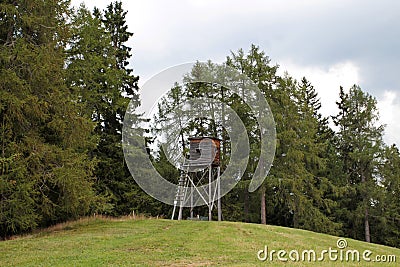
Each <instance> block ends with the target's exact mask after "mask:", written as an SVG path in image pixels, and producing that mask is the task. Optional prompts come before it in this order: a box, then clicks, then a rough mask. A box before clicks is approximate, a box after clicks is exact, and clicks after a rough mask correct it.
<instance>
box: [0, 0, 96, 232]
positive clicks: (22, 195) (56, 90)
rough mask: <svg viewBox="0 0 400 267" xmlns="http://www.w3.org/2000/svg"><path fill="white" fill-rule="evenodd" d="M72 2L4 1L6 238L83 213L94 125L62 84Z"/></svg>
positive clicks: (0, 113)
mask: <svg viewBox="0 0 400 267" xmlns="http://www.w3.org/2000/svg"><path fill="white" fill-rule="evenodd" d="M68 5H69V1H38V0H29V1H3V2H2V3H1V4H0V13H1V16H0V17H1V19H0V24H1V26H0V45H1V49H0V51H1V52H0V121H1V133H0V143H1V153H0V161H1V164H2V167H1V170H0V177H1V178H0V193H1V198H0V199H1V204H0V205H1V215H0V232H1V233H2V235H7V234H12V233H16V232H21V231H25V230H29V229H32V228H34V227H36V226H37V225H40V226H44V225H48V224H50V223H55V222H59V221H62V220H66V219H70V218H74V217H77V216H79V215H84V214H86V213H87V212H88V211H89V209H90V206H91V204H92V203H93V199H94V195H93V190H92V181H91V172H92V170H93V168H92V167H93V162H92V161H91V160H90V159H88V158H87V150H88V149H91V148H92V147H93V142H91V140H90V138H89V137H90V133H91V131H92V129H93V125H92V123H91V122H90V120H89V118H87V117H85V116H84V115H83V114H82V113H81V112H80V110H81V106H80V104H79V103H77V101H76V100H77V99H76V97H75V95H74V94H72V93H71V92H69V90H68V88H67V86H66V84H65V81H64V77H65V69H64V62H65V44H66V42H67V40H68V37H69V36H68V26H67V21H66V17H67V16H68Z"/></svg>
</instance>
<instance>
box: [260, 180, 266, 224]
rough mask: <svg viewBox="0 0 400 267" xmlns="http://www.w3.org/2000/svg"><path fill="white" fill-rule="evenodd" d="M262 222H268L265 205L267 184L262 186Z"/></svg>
mask: <svg viewBox="0 0 400 267" xmlns="http://www.w3.org/2000/svg"><path fill="white" fill-rule="evenodd" d="M261 224H267V211H266V207H265V186H264V185H262V186H261Z"/></svg>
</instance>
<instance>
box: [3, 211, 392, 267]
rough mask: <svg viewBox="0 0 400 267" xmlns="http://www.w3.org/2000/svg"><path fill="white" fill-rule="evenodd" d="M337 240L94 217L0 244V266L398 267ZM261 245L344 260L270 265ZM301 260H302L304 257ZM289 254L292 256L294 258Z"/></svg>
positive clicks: (266, 229) (268, 229) (238, 226)
mask: <svg viewBox="0 0 400 267" xmlns="http://www.w3.org/2000/svg"><path fill="white" fill-rule="evenodd" d="M337 240H338V237H334V236H329V235H324V234H317V233H314V232H309V231H303V230H296V229H290V228H284V227H277V226H269V225H267V226H265V225H257V224H245V223H233V222H221V223H218V222H204V221H170V220H158V219H136V220H133V219H129V218H125V219H119V220H115V219H114V220H111V219H104V218H100V219H93V218H92V219H82V220H79V221H77V222H71V223H66V224H61V225H58V226H56V227H52V228H50V229H47V230H45V231H41V232H39V233H36V234H32V235H29V236H24V237H17V238H15V239H13V240H8V241H4V242H0V266H216V265H219V266H276V265H278V266H280V265H289V266H309V265H311V266H320V265H322V266H399V262H400V249H394V248H390V247H385V246H380V245H375V244H368V243H365V242H360V241H356V240H352V239H346V241H347V248H345V249H342V250H341V249H338V247H337ZM265 246H268V251H269V252H270V251H271V250H277V251H278V250H286V252H287V253H289V252H290V251H291V250H297V251H298V252H299V259H300V260H301V254H302V253H303V251H304V250H311V249H312V250H315V252H316V253H317V258H318V257H320V255H321V252H322V251H323V250H329V248H330V247H331V249H336V250H338V251H342V252H343V254H342V255H343V259H344V260H343V261H340V258H338V260H336V261H330V260H329V256H328V254H324V255H325V260H324V262H322V263H321V262H318V261H316V262H307V261H298V262H293V261H292V260H290V258H289V256H288V254H286V256H285V255H282V256H283V258H287V259H288V262H283V261H280V260H279V259H278V257H277V254H276V253H275V254H273V261H270V260H269V259H267V260H266V261H260V260H259V259H258V258H257V252H258V251H259V250H262V249H264V248H265ZM347 250H358V251H359V253H360V255H361V256H360V257H362V253H363V252H364V251H365V250H370V251H371V253H372V254H370V255H367V256H369V258H370V259H371V260H375V259H376V258H375V257H376V256H377V255H395V257H396V261H397V262H395V263H388V262H386V263H377V262H372V261H371V262H369V263H368V262H366V261H363V259H360V262H353V261H350V262H346V261H345V252H346V251H347ZM304 255H305V258H306V259H307V260H308V256H307V255H308V254H307V253H306V254H304ZM337 255H338V256H340V254H339V252H338V254H337ZM349 255H350V254H349ZM260 256H261V257H262V256H264V253H262V254H260ZM291 256H292V258H293V257H294V258H295V257H296V254H295V252H292V254H291ZM332 257H333V256H332ZM349 258H350V259H351V257H349ZM387 259H388V258H387Z"/></svg>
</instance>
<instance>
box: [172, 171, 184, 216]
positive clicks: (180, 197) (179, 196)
mask: <svg viewBox="0 0 400 267" xmlns="http://www.w3.org/2000/svg"><path fill="white" fill-rule="evenodd" d="M187 183H188V177H187V174H186V173H185V172H184V171H181V175H180V177H179V181H178V189H177V190H176V195H175V200H174V209H173V211H172V218H171V220H173V219H174V217H175V211H176V207H177V206H179V213H178V220H182V209H183V206H184V204H185V198H186V193H187V190H186V189H187ZM185 188H186V189H185Z"/></svg>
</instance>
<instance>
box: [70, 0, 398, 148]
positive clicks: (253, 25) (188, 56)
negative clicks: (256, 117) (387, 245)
mask: <svg viewBox="0 0 400 267" xmlns="http://www.w3.org/2000/svg"><path fill="white" fill-rule="evenodd" d="M80 2H82V1H81V0H73V1H72V3H73V4H74V5H78V4H79V3H80ZM122 2H123V7H124V9H125V10H127V11H128V16H127V22H128V26H129V30H130V31H131V32H133V33H134V36H133V38H132V39H131V40H130V42H129V45H130V46H131V47H132V48H133V58H132V62H131V63H132V67H133V68H134V71H135V74H137V75H139V76H140V85H143V84H144V83H145V82H146V81H147V80H149V79H150V78H151V77H152V76H153V75H155V74H157V73H159V72H160V71H162V70H164V69H165V68H168V67H171V66H174V65H177V64H181V63H185V62H193V61H196V60H199V61H205V60H208V59H210V60H212V61H213V62H216V63H222V62H223V61H224V60H225V58H226V56H228V55H229V54H230V51H237V50H238V49H239V48H243V49H244V50H245V51H247V50H248V49H249V48H250V45H251V44H256V45H258V46H260V48H261V49H262V50H264V51H265V52H266V54H267V55H268V56H269V57H270V58H271V60H272V62H273V63H274V64H275V63H276V64H279V65H280V72H281V73H283V72H284V71H288V73H289V74H290V75H291V76H293V77H295V78H297V79H301V77H303V76H305V77H306V78H307V79H308V80H309V81H311V83H312V84H313V85H314V87H315V88H316V89H317V91H318V93H319V96H320V98H321V101H322V104H323V108H322V113H323V115H325V116H328V115H334V114H335V113H336V112H337V110H336V105H335V101H336V100H337V99H338V92H339V86H340V85H342V86H344V87H345V88H346V89H348V88H350V86H351V85H353V84H358V85H360V86H361V88H362V89H363V90H364V91H367V92H368V93H370V94H372V95H373V96H375V97H376V98H377V99H378V106H379V110H380V115H381V121H382V123H383V124H386V125H387V127H386V134H385V141H386V142H387V143H389V144H391V143H396V144H398V145H400V71H399V70H400V1H397V0H380V1H376V0H352V1H348V0H347V1H346V0H323V1H322V0H302V1H299V0H264V1H261V0H259V1H257V0H246V1H243V0H242V1H239V0H181V1H175V0H169V1H161V0H159V1H153V0H146V1H143V0H142V1H139V0H133V1H132V0H130V1H129V0H123V1H122ZM109 3H110V1H106V0H96V1H88V0H86V1H85V4H86V6H87V7H88V8H90V9H92V8H93V7H94V6H97V7H98V8H100V9H104V8H105V7H106V6H107V4H109ZM141 95H142V102H143V106H144V107H145V108H146V109H147V108H148V107H150V106H152V105H153V103H152V102H154V92H141ZM152 97H153V98H152Z"/></svg>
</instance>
